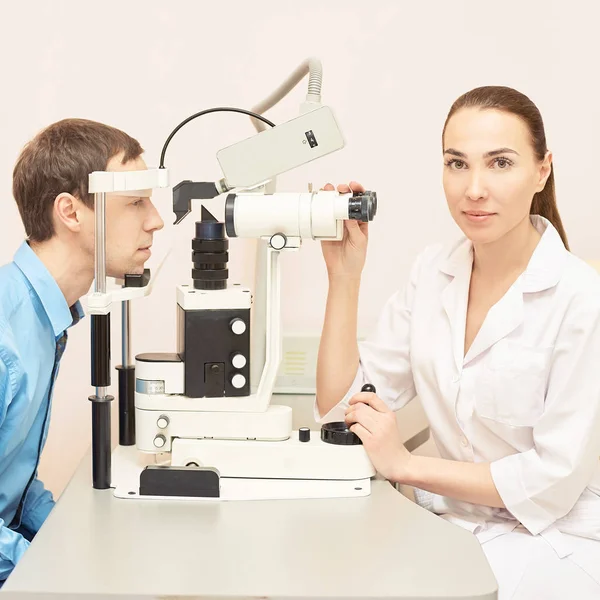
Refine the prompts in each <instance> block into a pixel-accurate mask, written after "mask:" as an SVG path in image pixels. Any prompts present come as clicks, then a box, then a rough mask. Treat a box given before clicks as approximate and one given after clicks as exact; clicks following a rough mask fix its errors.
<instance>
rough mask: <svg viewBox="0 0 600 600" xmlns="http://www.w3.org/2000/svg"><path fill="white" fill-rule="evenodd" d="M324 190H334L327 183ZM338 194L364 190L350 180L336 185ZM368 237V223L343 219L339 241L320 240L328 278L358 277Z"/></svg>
mask: <svg viewBox="0 0 600 600" xmlns="http://www.w3.org/2000/svg"><path fill="white" fill-rule="evenodd" d="M323 189H324V190H329V191H331V190H334V189H335V188H334V187H333V185H331V184H330V183H328V184H327V185H326V186H325V187H324V188H323ZM337 191H338V193H340V194H348V193H351V192H364V191H365V189H364V187H363V186H362V185H361V184H360V183H356V182H355V181H352V182H350V185H349V186H348V185H338V187H337ZM368 238H369V223H368V222H366V223H363V222H362V221H353V220H347V221H344V236H343V238H342V239H341V240H340V241H322V242H321V249H322V251H323V258H324V259H325V264H326V266H327V273H328V275H329V280H330V281H331V280H332V279H334V280H345V279H347V280H357V279H360V276H361V273H362V270H363V267H364V266H365V260H366V257H367V242H368Z"/></svg>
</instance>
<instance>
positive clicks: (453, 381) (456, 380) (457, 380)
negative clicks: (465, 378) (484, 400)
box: [452, 375, 460, 383]
mask: <svg viewBox="0 0 600 600" xmlns="http://www.w3.org/2000/svg"><path fill="white" fill-rule="evenodd" d="M459 381H460V375H456V376H454V377H453V378H452V383H458V382H459Z"/></svg>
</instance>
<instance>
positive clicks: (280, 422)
mask: <svg viewBox="0 0 600 600" xmlns="http://www.w3.org/2000/svg"><path fill="white" fill-rule="evenodd" d="M165 418H166V420H168V425H167V427H161V426H160V425H162V424H163V422H160V423H159V421H161V419H165ZM135 428H136V446H137V448H138V450H142V451H143V452H159V451H160V452H168V451H169V450H171V441H172V440H173V439H174V438H199V439H201V438H219V439H221V440H249V439H250V440H270V441H281V440H286V439H288V438H289V437H290V434H291V432H292V409H291V408H290V407H289V406H277V405H272V406H269V408H268V409H267V410H266V411H265V412H262V413H251V412H249V413H246V412H194V411H190V412H187V411H176V410H169V406H168V402H166V403H165V405H164V410H141V409H139V408H137V407H136V410H135ZM159 435H162V436H164V437H165V438H166V444H165V445H164V446H163V447H161V448H158V447H157V446H156V445H155V444H154V439H155V438H156V437H157V436H159ZM237 448H240V446H237Z"/></svg>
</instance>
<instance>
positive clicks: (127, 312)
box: [121, 300, 131, 367]
mask: <svg viewBox="0 0 600 600" xmlns="http://www.w3.org/2000/svg"><path fill="white" fill-rule="evenodd" d="M130 340H131V303H130V301H129V300H125V302H123V303H122V305H121V363H122V365H123V366H124V367H129V366H130V365H131V342H130Z"/></svg>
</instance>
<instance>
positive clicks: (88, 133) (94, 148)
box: [13, 119, 144, 242]
mask: <svg viewBox="0 0 600 600" xmlns="http://www.w3.org/2000/svg"><path fill="white" fill-rule="evenodd" d="M121 152H122V153H123V159H122V163H123V164H124V163H126V162H129V161H130V160H135V159H136V158H138V157H139V156H140V155H141V154H142V153H143V152H144V150H143V148H142V147H141V146H140V144H139V142H138V141H137V140H135V139H134V138H132V137H130V136H129V135H127V134H126V133H124V132H123V131H121V130H119V129H115V128H114V127H109V126H108V125H104V124H103V123H97V122H95V121H88V120H85V119H65V120H63V121H58V122H57V123H54V124H52V125H50V126H49V127H46V129H44V130H42V131H41V132H40V133H38V134H37V135H36V136H35V137H34V138H33V140H31V141H30V142H29V143H28V144H27V145H26V146H25V148H23V150H22V152H21V154H20V156H19V158H18V160H17V163H16V165H15V168H14V171H13V195H14V197H15V200H16V202H17V206H18V207H19V212H20V213H21V219H22V220H23V225H24V226H25V233H26V235H27V238H28V239H29V240H30V241H32V242H44V241H46V240H49V239H50V238H51V237H52V236H53V235H54V233H55V231H54V224H53V222H52V207H53V205H54V200H55V199H56V197H57V196H58V195H59V194H61V193H63V192H67V193H69V194H72V195H73V196H75V197H77V198H79V200H81V201H82V202H83V203H84V204H85V205H86V206H89V207H90V208H93V206H94V199H93V196H91V195H90V194H89V193H88V176H89V174H90V173H92V172H93V171H105V170H106V167H107V164H108V162H109V160H110V159H111V158H112V157H113V156H116V155H117V154H120V153H121Z"/></svg>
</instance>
